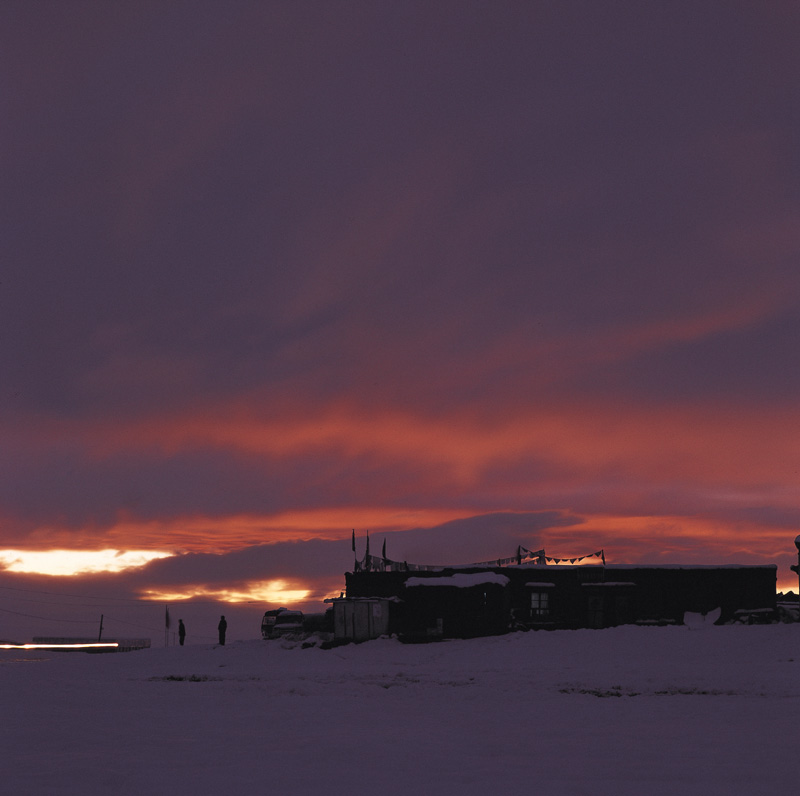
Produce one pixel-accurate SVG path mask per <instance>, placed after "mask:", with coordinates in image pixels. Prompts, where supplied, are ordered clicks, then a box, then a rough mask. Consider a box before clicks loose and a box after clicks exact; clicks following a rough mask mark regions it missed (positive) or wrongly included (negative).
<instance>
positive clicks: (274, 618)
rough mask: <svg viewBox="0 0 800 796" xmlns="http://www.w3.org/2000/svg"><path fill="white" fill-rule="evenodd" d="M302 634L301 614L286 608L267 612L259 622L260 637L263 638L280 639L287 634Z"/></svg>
mask: <svg viewBox="0 0 800 796" xmlns="http://www.w3.org/2000/svg"><path fill="white" fill-rule="evenodd" d="M302 632H303V612H302V611H290V610H289V609H288V608H276V609H274V610H271V611H267V612H266V613H265V614H264V618H263V619H262V620H261V636H262V637H263V638H280V637H281V636H285V635H288V634H289V633H302Z"/></svg>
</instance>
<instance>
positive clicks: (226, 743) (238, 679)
mask: <svg viewBox="0 0 800 796" xmlns="http://www.w3.org/2000/svg"><path fill="white" fill-rule="evenodd" d="M23 657H25V656H24V655H22V654H20V653H19V652H15V651H9V652H4V653H2V654H1V655H0V679H1V680H2V691H3V719H4V721H3V723H2V731H1V732H0V748H2V750H3V760H4V762H5V765H4V766H3V773H2V780H3V781H2V787H3V792H4V793H9V794H35V795H36V796H40V795H41V794H87V793H104V794H113V793H116V794H161V793H164V794H227V793H235V794H278V795H280V796H285V795H287V794H326V796H337V795H338V794H342V795H343V796H344V794H357V795H361V794H364V795H366V794H369V795H370V796H372V795H373V794H376V795H377V796H394V795H395V794H397V795H399V794H403V796H406V795H407V794H409V793H412V794H413V793H416V794H448V796H449V794H476V795H478V794H480V796H486V794H492V795H493V796H494V794H570V795H576V794H593V795H594V794H625V795H627V794H637V796H638V795H640V794H670V796H674V794H703V795H704V796H711V795H712V794H721V795H722V794H724V795H725V796H731V794H781V793H786V794H788V793H793V792H796V787H797V782H798V776H799V775H800V733H798V719H800V625H796V624H795V625H768V626H752V627H745V626H730V627H728V626H726V627H704V626H700V627H698V628H696V629H689V628H687V627H651V628H639V627H621V628H615V629H609V630H601V631H591V630H579V631H555V632H549V633H548V632H538V633H514V634H510V635H507V636H500V637H494V638H485V639H475V640H468V641H446V642H442V643H436V644H428V645H403V644H400V643H399V642H398V641H396V640H393V639H379V640H377V641H372V642H368V643H366V644H361V645H348V646H343V647H337V648H334V649H331V650H322V649H319V648H318V647H311V648H305V649H304V648H302V646H301V645H299V644H296V643H295V644H292V643H290V642H288V641H268V642H265V641H261V640H253V641H236V642H233V643H231V644H229V645H227V646H225V647H215V646H211V645H193V646H186V647H168V648H160V649H159V648H156V649H150V650H146V651H141V652H132V653H119V654H110V655H87V654H84V653H48V654H46V655H42V656H40V659H39V660H21V658H23ZM32 657H34V656H32V655H28V658H32Z"/></svg>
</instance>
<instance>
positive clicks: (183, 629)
mask: <svg viewBox="0 0 800 796" xmlns="http://www.w3.org/2000/svg"><path fill="white" fill-rule="evenodd" d="M185 638H186V627H185V625H184V624H183V619H179V620H178V640H179V641H180V644H181V646H183V641H184V639H185Z"/></svg>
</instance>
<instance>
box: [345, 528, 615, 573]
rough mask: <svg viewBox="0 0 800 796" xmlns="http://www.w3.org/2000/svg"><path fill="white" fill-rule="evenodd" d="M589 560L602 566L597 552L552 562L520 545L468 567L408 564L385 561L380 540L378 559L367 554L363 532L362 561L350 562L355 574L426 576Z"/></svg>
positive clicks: (602, 557) (540, 552) (602, 556)
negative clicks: (502, 555) (447, 571)
mask: <svg viewBox="0 0 800 796" xmlns="http://www.w3.org/2000/svg"><path fill="white" fill-rule="evenodd" d="M351 546H352V548H353V552H354V553H355V552H356V532H355V529H353V536H352V545H351ZM590 558H599V559H600V560H601V561H602V562H603V566H605V563H606V556H605V551H604V550H598V551H597V552H596V553H589V554H588V555H585V556H577V557H575V558H553V557H551V556H547V555H545V551H544V548H542V549H541V550H528V548H527V547H522V546H521V545H520V546H518V547H517V554H516V555H514V556H508V557H506V558H496V559H492V560H491V561H477V562H475V563H472V564H446V565H445V564H409V563H408V561H395V560H393V559H390V558H387V557H386V539H384V540H383V548H382V550H381V555H379V556H376V555H372V554H371V553H370V552H369V531H368V532H367V545H366V551H365V553H364V558H362V559H361V560H360V561H359V560H358V558H356V559H355V562H354V565H353V567H354V571H355V572H430V571H438V570H442V569H470V568H473V567H511V566H521V565H522V564H536V565H539V566H546V565H547V564H555V565H558V564H580V563H581V562H583V561H586V560H587V559H590Z"/></svg>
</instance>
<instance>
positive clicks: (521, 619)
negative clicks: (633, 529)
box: [345, 565, 777, 636]
mask: <svg viewBox="0 0 800 796" xmlns="http://www.w3.org/2000/svg"><path fill="white" fill-rule="evenodd" d="M479 572H483V573H490V572H491V573H497V574H501V575H504V576H506V577H507V578H508V580H509V583H508V586H506V587H505V588H500V587H495V588H494V589H492V590H489V591H490V592H491V596H490V597H489V596H488V595H489V592H487V590H477V589H474V588H470V589H457V588H451V587H428V586H421V587H414V588H406V587H405V581H406V580H407V579H408V578H409V577H417V578H419V577H436V578H440V577H443V576H444V577H447V576H450V575H454V574H457V573H465V574H469V573H479ZM776 576H777V568H776V567H775V566H757V567H751V566H720V567H696V566H694V567H693V566H678V565H676V566H649V567H648V566H627V565H625V566H617V567H614V566H599V565H598V566H595V565H588V566H545V567H542V566H521V567H497V568H470V569H458V570H452V569H442V570H438V571H428V572H425V571H423V572H419V571H417V572H357V573H353V572H349V573H347V574H346V576H345V578H346V583H347V596H348V597H396V598H399V599H400V600H401V601H402V603H401V604H400V606H399V607H400V610H399V611H398V612H397V620H396V622H395V624H394V626H393V627H392V628H391V630H390V632H403V630H404V629H409V628H413V627H417V628H419V627H422V626H425V625H426V624H427V625H430V624H431V623H432V622H435V620H436V619H437V618H438V619H441V620H442V622H443V623H445V624H446V625H447V627H448V630H445V634H446V635H450V636H453V635H459V636H467V635H484V634H487V633H494V632H501V630H502V628H503V627H511V626H530V627H543V626H547V627H561V628H579V627H609V626H613V625H616V624H628V623H630V622H636V621H672V622H681V621H682V619H683V615H684V613H685V612H687V611H691V612H698V613H707V612H708V611H711V610H713V609H714V608H721V609H722V616H721V620H722V621H729V620H730V619H732V618H733V615H734V612H735V611H736V610H739V609H747V610H756V609H771V610H774V609H775V605H776V593H775V585H776ZM537 583H539V584H548V585H547V586H542V587H541V589H538V590H539V591H544V590H546V591H547V593H548V602H549V616H548V617H547V618H546V621H543V618H542V617H534V616H532V614H531V592H532V591H536V590H537V587H536V586H535V585H532V584H537ZM498 589H499V591H497V590H498ZM484 592H486V594H484Z"/></svg>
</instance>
